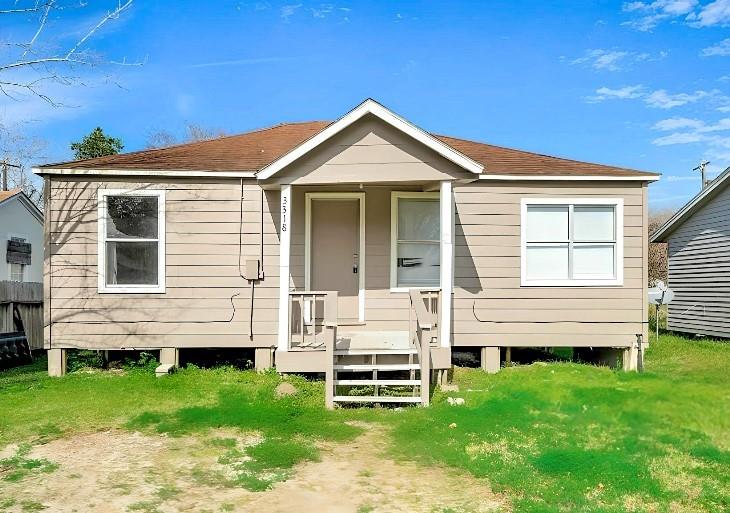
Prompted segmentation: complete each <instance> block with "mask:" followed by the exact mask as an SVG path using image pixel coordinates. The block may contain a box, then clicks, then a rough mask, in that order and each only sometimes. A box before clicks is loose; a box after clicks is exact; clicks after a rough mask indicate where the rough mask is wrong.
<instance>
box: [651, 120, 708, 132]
mask: <svg viewBox="0 0 730 513" xmlns="http://www.w3.org/2000/svg"><path fill="white" fill-rule="evenodd" d="M704 125H705V123H704V122H703V121H700V120H699V119H689V118H669V119H663V120H661V121H659V122H657V123H656V124H655V125H654V127H653V128H654V130H661V131H663V132H668V131H672V130H679V129H681V128H701V127H703V126H704Z"/></svg>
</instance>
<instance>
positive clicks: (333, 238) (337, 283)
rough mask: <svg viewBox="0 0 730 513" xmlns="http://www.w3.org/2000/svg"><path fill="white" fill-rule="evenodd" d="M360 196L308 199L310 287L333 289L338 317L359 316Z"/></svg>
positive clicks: (313, 288)
mask: <svg viewBox="0 0 730 513" xmlns="http://www.w3.org/2000/svg"><path fill="white" fill-rule="evenodd" d="M360 201H361V200H360V199H359V198H336V197H334V198H332V199H329V198H316V197H313V198H311V215H310V223H311V224H310V226H311V237H310V248H309V255H310V256H309V262H310V268H311V275H310V276H311V283H310V288H311V290H316V291H329V290H336V291H337V292H338V294H339V302H338V305H337V311H338V320H339V321H341V322H352V321H357V320H358V319H359V290H360V286H359V284H360V279H359V278H360V274H359V273H360V272H362V270H361V269H360V203H359V202H360Z"/></svg>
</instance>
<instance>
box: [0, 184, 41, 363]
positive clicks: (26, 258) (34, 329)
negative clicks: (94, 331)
mask: <svg viewBox="0 0 730 513" xmlns="http://www.w3.org/2000/svg"><path fill="white" fill-rule="evenodd" d="M43 242H44V235H43V213H42V212H41V211H40V210H39V209H38V207H37V206H36V205H35V204H34V203H33V202H32V201H31V200H30V198H28V196H26V194H25V193H24V192H23V191H21V190H20V189H14V190H11V191H0V248H2V252H3V254H2V258H0V333H11V332H13V333H14V332H17V331H19V330H20V329H21V328H22V331H24V332H25V335H26V336H27V339H28V343H29V344H30V348H31V349H43V335H42V327H43V325H42V317H41V310H42V299H43V291H42V289H43Z"/></svg>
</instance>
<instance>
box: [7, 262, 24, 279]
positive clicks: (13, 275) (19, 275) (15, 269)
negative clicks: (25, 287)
mask: <svg viewBox="0 0 730 513" xmlns="http://www.w3.org/2000/svg"><path fill="white" fill-rule="evenodd" d="M10 281H25V265H23V264H10Z"/></svg>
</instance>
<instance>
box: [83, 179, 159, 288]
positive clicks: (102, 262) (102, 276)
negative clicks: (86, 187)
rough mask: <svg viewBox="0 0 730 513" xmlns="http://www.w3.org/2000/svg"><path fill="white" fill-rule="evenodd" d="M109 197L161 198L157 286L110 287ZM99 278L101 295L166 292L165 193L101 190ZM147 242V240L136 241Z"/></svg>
mask: <svg viewBox="0 0 730 513" xmlns="http://www.w3.org/2000/svg"><path fill="white" fill-rule="evenodd" d="M107 196H156V197H157V239H156V242H157V285H107V283H106V251H105V250H106V244H105V243H106V240H107V239H106V220H107V216H106V198H107ZM97 202H98V209H97V211H98V216H99V217H98V222H97V225H98V235H97V248H98V257H97V262H96V266H97V274H98V276H99V279H98V290H99V293H100V294H158V293H164V292H165V276H166V273H165V253H166V246H165V190H164V189H145V190H134V189H101V188H100V189H98V191H97ZM135 240H143V239H135Z"/></svg>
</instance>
